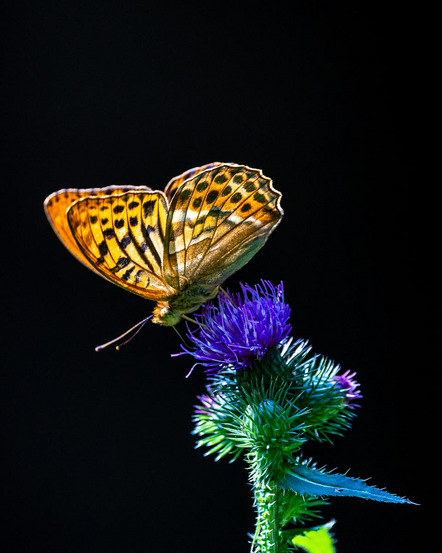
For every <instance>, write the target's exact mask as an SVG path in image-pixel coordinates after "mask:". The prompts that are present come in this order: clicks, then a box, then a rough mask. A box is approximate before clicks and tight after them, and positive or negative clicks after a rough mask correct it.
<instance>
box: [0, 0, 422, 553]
mask: <svg viewBox="0 0 442 553" xmlns="http://www.w3.org/2000/svg"><path fill="white" fill-rule="evenodd" d="M291 4H292V5H291V6H290V9H288V8H282V7H281V6H280V5H279V4H273V5H271V4H270V3H268V5H267V6H266V7H265V9H263V8H260V7H259V6H258V5H256V4H255V5H253V6H251V7H250V8H249V9H248V8H246V7H245V5H236V6H235V5H233V6H229V5H227V4H219V5H216V4H213V3H207V4H206V5H205V7H202V6H198V7H196V6H195V7H193V6H192V5H191V4H189V3H184V2H183V3H181V4H180V5H175V4H170V5H167V4H163V5H162V7H161V8H160V7H154V6H153V5H151V3H149V2H127V3H123V2H122V3H116V2H115V3H114V2H102V3H100V2H88V3H87V5H81V4H78V3H76V2H65V1H59V2H57V3H49V2H48V3H46V4H43V3H35V4H32V3H23V4H17V5H16V6H15V8H14V10H11V11H10V13H9V14H8V16H9V17H8V19H7V20H6V25H5V27H6V30H5V33H3V35H2V36H3V39H4V45H5V49H6V61H7V71H6V79H5V83H4V84H5V87H4V88H5V92H6V95H7V96H6V103H5V106H6V109H5V117H4V122H5V123H6V126H5V130H4V132H3V142H4V143H3V148H2V149H3V153H5V154H6V155H5V160H4V162H3V168H4V176H5V178H4V182H3V189H4V190H7V191H9V192H11V195H10V197H6V196H5V195H3V198H6V199H4V200H3V201H4V202H5V203H6V204H7V208H8V210H7V211H8V213H7V223H6V227H4V230H5V229H6V232H5V233H4V234H3V238H2V246H1V249H2V258H3V267H4V270H3V276H4V278H5V285H4V286H3V291H4V292H6V294H5V295H6V298H5V299H6V306H5V308H2V311H3V316H4V320H5V325H4V326H5V327H6V328H4V331H3V338H4V339H5V345H4V346H3V348H2V351H1V357H2V365H3V368H2V374H1V390H2V397H1V407H2V410H3V411H4V415H3V417H2V419H3V422H2V424H1V445H2V449H3V452H2V471H1V475H2V500H1V501H2V507H3V509H4V514H3V516H2V519H1V520H2V524H4V529H3V530H2V532H1V533H0V540H1V542H3V543H2V545H0V548H1V550H2V551H5V552H9V551H11V552H15V551H17V552H24V551H26V552H28V551H29V552H34V551H35V552H40V551H44V552H45V553H50V552H66V553H70V552H72V553H89V552H90V553H101V552H106V553H117V552H118V553H126V552H128V551H131V552H132V553H137V552H145V551H148V552H150V551H152V552H155V553H156V552H158V553H159V552H170V551H183V552H187V551H189V552H200V551H201V552H213V553H221V552H223V553H224V552H232V553H236V552H238V553H240V552H245V551H248V545H247V532H252V531H253V509H252V505H251V493H250V492H251V490H250V488H249V486H248V484H247V481H246V472H245V470H244V465H243V464H242V462H237V463H235V464H233V465H229V464H228V463H227V462H226V461H221V462H219V463H217V464H214V463H213V460H212V459H210V458H204V457H203V455H202V452H201V451H198V450H196V451H195V450H194V449H193V446H194V438H193V437H192V436H191V435H190V432H191V429H192V424H191V416H192V409H193V407H192V406H193V404H194V402H195V397H196V395H197V394H199V393H201V392H202V391H203V389H204V382H205V377H204V374H203V373H202V371H201V370H195V371H194V373H193V374H192V376H191V377H190V378H188V379H186V378H185V375H186V373H187V372H188V370H189V368H190V366H191V364H192V360H191V359H190V358H186V357H178V358H175V359H171V357H170V354H171V353H174V352H177V351H178V350H179V342H180V341H179V338H178V336H177V335H176V334H175V333H174V332H173V330H171V329H164V328H159V327H156V326H155V325H148V326H146V327H145V328H144V329H143V331H142V332H141V333H140V334H139V335H138V337H137V338H136V339H135V340H133V341H132V342H131V343H130V344H129V345H128V346H126V347H125V348H123V350H121V351H120V352H116V351H115V350H109V351H103V352H102V353H100V354H97V353H95V352H94V346H96V345H97V344H100V343H102V342H104V341H107V340H108V339H110V338H113V337H115V336H116V335H118V334H119V333H121V332H123V331H124V330H126V329H127V328H128V327H129V326H131V325H132V324H134V323H135V322H137V321H138V320H140V319H142V318H144V317H145V316H146V315H147V314H148V313H149V312H150V310H151V308H152V304H151V303H149V302H145V301H143V300H142V299H140V298H138V297H136V296H134V295H131V294H128V293H126V292H124V291H123V290H121V289H119V288H117V287H114V286H111V285H110V284H108V283H106V282H105V281H104V280H102V279H99V278H97V277H96V276H95V275H93V274H92V273H91V272H88V271H87V270H86V269H85V268H84V267H83V266H82V265H80V264H79V263H78V262H77V261H75V260H74V258H73V257H72V256H70V255H69V253H68V252H67V251H65V250H64V248H63V247H62V245H61V244H60V243H59V241H58V240H57V238H56V237H55V235H54V234H53V232H52V230H51V228H50V226H49V224H48V223H47V221H46V219H45V216H44V213H43V208H42V203H43V200H44V198H45V196H47V195H48V194H50V193H51V192H53V191H55V190H57V189H59V188H64V187H98V186H107V185H109V184H113V183H119V184H144V183H145V184H147V185H149V186H151V187H153V188H162V187H163V186H164V185H165V184H166V182H167V181H168V180H169V179H170V178H171V177H172V176H174V175H176V174H179V173H181V172H182V171H184V170H186V169H189V168H191V167H193V166H196V165H201V164H204V163H208V162H211V161H233V162H236V163H241V164H247V165H249V166H252V167H259V168H261V169H262V170H263V171H264V173H265V174H266V175H268V176H270V177H271V178H272V179H273V180H274V184H275V186H276V188H278V189H279V190H280V191H282V193H283V196H284V197H283V207H284V210H285V218H284V220H283V222H282V223H281V225H280V227H279V228H278V229H277V231H276V232H275V233H274V234H273V235H272V236H271V238H270V240H269V242H268V244H267V245H266V246H265V247H264V249H263V250H261V251H260V252H259V253H258V255H257V256H256V257H255V258H254V259H253V260H252V261H251V262H250V263H249V264H248V265H247V266H246V267H245V268H244V269H242V270H241V271H240V273H238V274H235V275H234V276H233V277H232V278H231V279H230V280H229V282H228V284H227V285H228V287H229V288H230V289H231V290H236V289H237V288H238V283H239V282H240V281H243V282H249V283H251V284H253V283H256V282H257V281H258V280H259V279H260V278H267V279H270V280H272V281H273V282H274V283H277V282H279V281H280V280H283V281H284V284H285V289H286V299H287V301H288V302H289V303H290V305H291V307H292V325H293V335H294V336H296V337H303V338H308V339H309V340H310V342H311V344H312V345H313V348H314V350H315V351H316V352H318V353H323V354H325V355H327V356H329V357H331V358H333V359H335V360H336V361H337V362H339V363H340V364H341V365H342V367H343V369H344V370H347V369H350V370H352V371H354V370H356V371H357V374H358V376H357V378H358V380H359V382H360V383H361V387H362V393H363V395H364V399H363V402H362V405H363V408H362V409H361V410H360V411H359V416H358V418H357V419H356V421H355V423H354V426H353V428H352V430H351V431H350V432H349V433H348V434H347V435H346V437H345V438H340V439H337V440H336V444H335V446H328V445H322V446H314V447H313V446H312V447H311V448H310V449H309V450H308V451H307V453H309V454H312V455H314V457H315V458H316V459H317V460H318V462H319V464H320V465H323V464H327V466H328V467H330V468H331V467H337V468H338V469H339V470H340V471H345V470H347V469H349V468H351V472H350V474H351V475H354V476H361V477H364V478H365V477H370V476H371V477H372V480H371V482H372V483H374V484H376V485H378V486H381V487H382V486H385V487H386V488H387V489H388V490H389V491H391V492H393V493H397V494H399V495H405V496H407V497H409V498H411V499H412V500H414V501H416V502H422V499H423V498H422V492H421V489H422V488H421V485H422V482H421V479H420V478H418V476H417V475H418V474H419V473H420V471H421V468H420V467H421V465H420V460H419V447H417V448H416V441H418V438H417V436H416V432H417V430H418V429H419V416H420V415H419V416H417V413H420V401H421V388H420V386H421V380H420V378H421V377H423V375H422V373H419V365H417V361H418V356H419V347H420V345H419V344H415V337H416V332H415V327H416V324H415V322H414V323H413V319H412V317H410V313H411V312H412V310H413V309H414V307H415V303H417V301H418V300H417V295H416V294H415V293H414V289H415V278H416V274H415V266H416V261H415V259H416V258H415V255H416V250H417V246H418V244H417V240H416V238H415V228H414V219H413V212H414V210H415V204H414V200H413V198H414V197H415V193H416V191H414V192H413V193H412V187H413V188H415V182H416V173H417V169H418V162H417V158H416V142H418V141H419V138H418V137H417V134H416V126H417V119H418V115H417V114H418V109H419V108H418V104H419V100H418V98H417V89H418V85H417V82H418V81H419V69H418V68H419V67H420V59H419V50H418V49H417V43H418V42H419V40H418V38H417V36H416V33H417V31H418V30H419V23H418V22H417V21H416V19H415V14H414V13H412V12H405V11H404V8H403V7H402V8H401V10H396V9H394V8H393V7H392V6H390V7H386V6H385V5H383V4H380V3H376V2H375V3H372V2H370V3H360V2H359V3H358V2H355V3H352V4H351V6H348V5H344V4H339V3H338V4H339V5H338V6H336V5H335V3H325V2H324V3H318V2H305V3H304V2H292V3H291ZM413 371H418V373H419V375H420V376H419V378H417V377H416V376H412V375H413V374H416V373H415V372H414V373H413ZM424 508H425V506H421V507H416V506H408V505H388V504H381V503H375V502H365V501H363V500H359V499H351V498H348V499H334V500H333V501H332V502H331V506H330V507H328V508H327V509H326V510H325V511H324V516H325V517H326V520H329V519H330V518H336V519H337V525H336V527H335V530H336V535H337V538H338V540H339V541H338V545H339V549H338V550H339V552H340V553H354V552H360V553H364V552H373V551H376V552H380V553H384V552H396V551H397V552H399V551H400V552H401V553H404V552H409V551H420V550H421V548H420V546H419V544H420V540H421V537H420V536H421V530H420V529H421V528H422V524H423V523H422V513H423V512H424Z"/></svg>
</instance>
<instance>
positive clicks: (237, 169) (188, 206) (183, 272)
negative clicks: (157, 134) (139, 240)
mask: <svg viewBox="0 0 442 553" xmlns="http://www.w3.org/2000/svg"><path fill="white" fill-rule="evenodd" d="M280 197H281V194H280V193H279V192H277V191H276V190H275V189H274V188H273V187H272V181H271V180H270V179H269V178H267V177H264V175H263V174H262V173H261V171H260V170H257V169H251V168H249V167H246V166H241V165H235V164H223V165H217V166H215V167H214V168H212V169H209V170H206V171H203V172H200V173H198V174H196V175H195V176H193V177H191V178H190V179H187V180H186V181H184V182H183V183H182V185H181V187H180V188H179V189H178V190H177V192H176V193H175V195H174V197H173V200H172V203H171V206H170V210H169V215H168V220H167V230H166V251H165V257H164V268H163V272H164V278H165V280H166V281H167V282H168V283H169V284H170V285H171V286H173V287H174V288H177V289H182V288H184V287H185V286H186V285H187V284H188V283H189V282H199V283H200V284H201V285H203V286H206V287H207V289H208V290H210V289H212V290H213V289H214V288H216V286H218V285H220V284H221V283H222V282H223V281H224V280H225V279H226V278H228V277H229V276H230V275H231V274H233V273H234V272H235V271H237V270H238V269H239V268H241V267H242V266H243V265H245V264H246V263H247V262H248V261H249V260H250V259H251V257H253V255H254V254H255V253H256V252H257V251H258V250H259V249H260V248H261V247H262V246H263V245H264V243H265V241H266V240H267V238H268V236H269V235H270V233H271V232H272V231H273V230H274V228H275V227H276V225H277V224H278V223H279V222H280V220H281V217H282V215H283V212H282V209H281V207H280V205H279V202H280Z"/></svg>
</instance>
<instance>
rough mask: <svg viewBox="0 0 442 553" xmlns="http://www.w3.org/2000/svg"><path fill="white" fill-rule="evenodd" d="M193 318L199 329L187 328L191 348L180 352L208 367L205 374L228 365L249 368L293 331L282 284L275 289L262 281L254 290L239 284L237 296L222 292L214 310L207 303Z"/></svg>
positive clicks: (213, 307) (236, 367) (183, 347)
mask: <svg viewBox="0 0 442 553" xmlns="http://www.w3.org/2000/svg"><path fill="white" fill-rule="evenodd" d="M195 317H196V318H197V319H199V322H200V323H201V327H200V328H199V329H198V330H196V331H191V330H190V329H189V326H188V327H187V330H188V332H187V337H188V339H189V341H190V342H191V343H192V345H193V347H192V348H191V349H190V348H187V347H185V346H183V345H181V348H182V349H183V352H184V353H188V354H190V355H192V356H193V357H194V358H195V359H196V360H197V363H196V365H198V364H200V365H203V366H205V367H207V369H206V370H207V372H213V371H216V370H217V369H219V368H220V367H221V366H227V365H230V366H232V367H233V368H235V369H240V368H243V367H246V366H250V365H251V364H252V362H253V361H254V360H256V359H260V358H261V357H262V356H263V355H264V354H265V353H266V351H268V350H269V349H271V348H272V347H274V346H275V345H277V344H278V343H279V342H281V340H283V339H284V338H286V336H288V334H289V333H290V332H291V328H292V327H291V325H290V324H289V322H288V320H289V317H290V307H289V306H288V305H287V304H286V303H284V288H283V285H282V282H281V284H278V285H277V286H276V287H275V286H273V285H272V284H271V283H270V282H269V281H265V280H262V281H261V284H258V285H256V286H255V287H254V288H252V287H251V286H249V285H248V284H241V292H240V293H237V294H230V292H228V295H226V294H224V293H223V292H221V293H220V294H219V295H218V305H217V306H215V305H214V304H213V303H212V302H210V303H207V304H206V305H205V306H204V307H203V311H202V313H201V314H199V315H195ZM194 366H195V365H194Z"/></svg>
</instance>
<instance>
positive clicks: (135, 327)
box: [95, 315, 152, 351]
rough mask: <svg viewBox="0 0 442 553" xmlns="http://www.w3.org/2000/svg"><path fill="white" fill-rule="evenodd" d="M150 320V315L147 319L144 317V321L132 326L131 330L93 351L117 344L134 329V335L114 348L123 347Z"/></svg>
mask: <svg viewBox="0 0 442 553" xmlns="http://www.w3.org/2000/svg"><path fill="white" fill-rule="evenodd" d="M151 318H152V315H149V316H148V317H146V318H145V319H143V320H142V321H140V322H139V323H137V324H136V325H134V326H133V327H132V328H129V330H126V332H123V334H121V335H120V336H118V337H117V338H114V339H113V340H110V341H109V342H106V343H105V344H101V346H97V347H96V348H95V351H101V350H102V349H104V348H107V346H111V345H112V344H115V342H119V341H120V340H121V339H122V338H124V337H125V336H127V335H128V334H130V333H131V332H133V331H134V330H135V329H136V332H134V334H132V336H130V338H128V339H127V340H125V341H124V342H123V343H122V344H118V345H117V346H116V348H115V349H117V350H118V349H120V348H121V347H122V346H124V345H125V344H127V343H128V342H130V341H131V340H132V338H135V336H136V335H137V334H138V333H139V332H140V330H141V329H142V328H143V326H144V325H145V324H146V323H147V321H148V320H149V319H151Z"/></svg>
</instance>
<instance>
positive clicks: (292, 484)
mask: <svg viewBox="0 0 442 553" xmlns="http://www.w3.org/2000/svg"><path fill="white" fill-rule="evenodd" d="M279 485H280V486H281V487H282V488H284V489H290V490H292V491H294V492H296V493H298V494H301V495H303V494H306V495H319V496H353V497H362V498H364V499H374V500H376V501H385V502H387V503H413V502H412V501H410V500H409V499H406V498H404V497H398V496H397V495H393V494H391V493H388V492H386V491H385V490H380V489H379V488H375V487H374V486H369V485H368V484H366V483H365V482H364V481H363V480H359V479H357V478H350V477H349V476H345V475H343V474H333V473H332V474H330V473H327V472H323V471H321V470H319V469H317V468H313V467H308V466H305V465H296V466H294V467H292V468H291V469H290V472H289V473H288V474H287V475H286V476H285V477H284V478H283V480H282V481H281V482H280V484H279Z"/></svg>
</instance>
